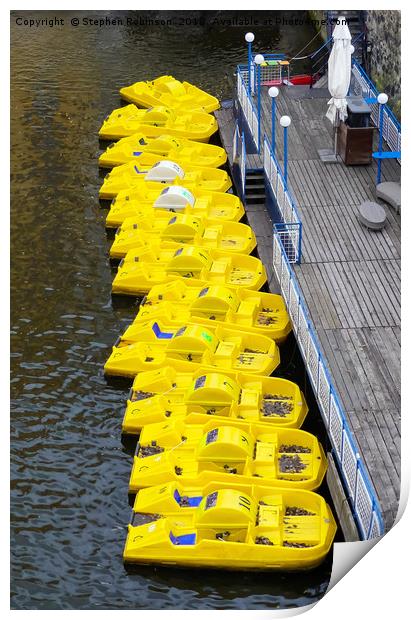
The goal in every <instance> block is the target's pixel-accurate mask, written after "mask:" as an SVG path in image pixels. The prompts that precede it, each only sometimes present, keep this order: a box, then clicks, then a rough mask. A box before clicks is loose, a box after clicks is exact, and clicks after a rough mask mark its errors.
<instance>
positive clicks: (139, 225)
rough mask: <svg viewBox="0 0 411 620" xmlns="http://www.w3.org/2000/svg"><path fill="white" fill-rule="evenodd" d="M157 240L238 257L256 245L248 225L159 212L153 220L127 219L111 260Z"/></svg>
mask: <svg viewBox="0 0 411 620" xmlns="http://www.w3.org/2000/svg"><path fill="white" fill-rule="evenodd" d="M159 241H160V242H161V244H162V245H164V247H177V246H179V245H181V244H182V243H187V244H189V245H196V246H199V247H204V248H210V249H215V250H221V251H223V252H224V251H225V252H230V253H232V252H234V253H240V254H250V253H251V252H252V251H253V250H254V248H255V247H256V245H257V240H256V238H255V234H254V232H253V231H252V229H251V228H250V226H247V224H239V223H238V222H223V221H220V222H219V221H218V220H207V219H204V218H201V217H196V216H193V215H185V214H184V213H175V214H173V213H168V212H167V211H158V212H157V213H156V217H155V218H153V219H147V218H146V217H129V218H126V219H125V220H124V222H123V223H122V225H121V228H119V229H118V230H117V233H116V237H115V239H114V242H113V244H112V246H111V248H110V257H111V258H119V259H120V258H123V257H124V256H125V255H126V254H127V252H128V251H129V250H133V249H135V248H141V247H146V246H150V245H152V244H153V243H158V242H159ZM165 244H173V245H171V246H170V245H165Z"/></svg>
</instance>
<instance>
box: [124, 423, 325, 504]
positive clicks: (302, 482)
mask: <svg viewBox="0 0 411 620" xmlns="http://www.w3.org/2000/svg"><path fill="white" fill-rule="evenodd" d="M326 469H327V459H326V456H325V454H324V450H323V448H322V446H321V444H320V443H319V441H318V439H317V438H316V437H315V436H314V435H312V434H311V433H307V432H306V431H302V430H300V429H295V428H279V427H275V426H273V427H272V428H270V429H267V425H266V424H263V425H261V424H258V423H256V422H251V423H249V424H248V425H246V424H244V422H243V421H242V420H234V419H227V420H224V421H223V422H217V421H216V420H214V419H211V420H208V422H206V423H205V424H202V423H199V424H188V423H185V422H184V421H183V420H177V419H175V420H174V421H168V422H159V423H156V424H147V425H146V426H144V427H143V429H142V431H141V434H140V439H139V441H138V443H137V448H136V454H135V456H134V459H133V467H132V471H131V476H130V483H129V492H130V494H133V493H135V492H136V491H138V489H142V488H145V487H152V486H154V485H156V484H167V483H168V482H177V483H178V482H181V483H182V484H189V485H194V484H196V485H204V484H207V483H208V482H213V483H215V484H217V483H219V482H228V481H229V480H231V479H232V480H233V481H234V482H239V483H245V484H253V483H254V482H255V481H256V478H258V479H259V481H260V482H262V483H264V484H265V485H270V486H273V487H278V488H284V487H286V488H287V487H288V488H294V489H307V490H309V491H312V490H314V489H316V488H318V487H319V486H320V484H321V482H322V480H323V478H324V475H325V472H326Z"/></svg>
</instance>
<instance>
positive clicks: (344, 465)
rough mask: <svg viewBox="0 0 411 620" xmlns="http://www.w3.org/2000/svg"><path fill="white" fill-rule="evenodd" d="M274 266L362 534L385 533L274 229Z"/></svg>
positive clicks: (303, 305) (301, 296)
mask: <svg viewBox="0 0 411 620" xmlns="http://www.w3.org/2000/svg"><path fill="white" fill-rule="evenodd" d="M273 267H274V271H275V273H276V276H277V279H278V282H279V284H280V287H281V293H282V295H283V298H284V301H285V303H286V305H287V309H288V313H289V315H290V318H291V321H292V324H293V328H294V333H295V337H296V339H297V342H298V346H299V348H300V351H301V354H302V356H303V359H304V361H305V364H306V368H307V371H308V376H309V378H310V382H311V385H312V388H313V391H314V394H315V396H316V398H317V402H318V404H319V409H320V413H321V415H322V418H323V420H324V423H325V426H326V429H327V431H328V435H329V438H330V441H331V446H332V453H333V455H334V458H335V461H336V463H337V466H338V469H339V472H340V475H341V479H342V481H343V483H344V486H345V489H346V493H347V497H348V499H349V502H350V505H351V509H352V513H353V515H354V518H355V521H356V523H357V526H358V531H359V534H360V537H361V538H362V539H363V540H365V539H370V538H375V537H377V536H382V535H383V533H384V522H383V518H382V514H381V509H380V506H379V501H378V498H377V496H376V493H375V490H374V488H373V485H372V484H371V481H370V479H369V476H368V474H367V472H366V470H365V467H364V464H363V462H362V459H361V457H360V454H359V450H358V446H357V443H356V441H355V440H354V438H353V436H352V433H351V430H350V427H349V424H348V421H347V419H346V417H345V414H344V410H343V407H342V405H341V403H340V400H339V398H338V396H337V393H336V391H335V388H334V386H333V382H332V379H331V376H330V373H329V370H328V367H327V365H326V363H325V361H324V355H323V354H322V351H321V347H320V345H319V343H318V338H317V335H316V332H315V330H314V328H313V326H312V324H311V321H310V319H309V314H308V310H307V307H306V305H305V301H304V297H303V295H302V293H301V290H300V287H299V285H298V283H297V281H296V278H295V276H294V273H293V271H292V267H291V264H290V262H289V260H288V256H287V253H286V250H285V248H284V245H283V242H282V238H281V233H280V231H279V230H278V228H277V227H274V230H273Z"/></svg>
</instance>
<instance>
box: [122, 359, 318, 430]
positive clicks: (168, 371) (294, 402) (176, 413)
mask: <svg viewBox="0 0 411 620" xmlns="http://www.w3.org/2000/svg"><path fill="white" fill-rule="evenodd" d="M307 412H308V407H307V403H306V401H305V398H304V395H303V393H302V392H301V390H300V388H299V387H298V385H297V384H296V383H292V382H291V381H288V380H287V379H281V378H279V377H262V376H258V375H247V374H244V373H235V372H229V371H226V370H224V371H221V372H220V371H216V370H214V371H207V372H204V370H203V369H202V368H200V369H198V370H195V371H194V372H177V370H176V369H175V368H173V367H172V366H166V367H164V368H160V369H159V370H152V371H147V372H140V373H139V374H138V375H137V376H136V378H135V379H134V382H133V386H132V388H131V389H130V393H129V396H128V399H127V406H126V410H125V413H124V419H123V423H122V432H123V434H125V435H138V434H139V433H140V431H141V429H142V428H143V426H146V425H147V424H153V423H155V422H166V421H167V420H170V421H173V420H174V419H175V418H182V419H183V420H184V421H185V422H187V424H190V423H191V422H193V421H195V422H202V423H205V422H208V420H209V419H210V417H211V418H212V419H213V420H217V421H218V422H222V421H224V420H227V419H229V420H230V419H235V420H238V421H240V420H242V421H244V424H248V423H249V422H259V423H261V424H265V425H266V426H267V429H269V428H270V427H272V426H273V425H275V426H278V427H281V428H300V426H301V425H302V423H303V422H304V420H305V417H306V415H307Z"/></svg>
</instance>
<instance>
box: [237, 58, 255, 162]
mask: <svg viewBox="0 0 411 620" xmlns="http://www.w3.org/2000/svg"><path fill="white" fill-rule="evenodd" d="M247 85H248V67H247V65H239V66H238V67H237V99H238V102H239V104H240V106H241V110H242V114H243V116H244V118H245V120H246V123H247V126H248V129H249V132H250V134H251V136H252V139H253V142H254V145H255V148H256V150H257V152H258V151H259V145H260V123H259V119H258V112H257V109H256V107H255V105H254V102H253V100H252V97H251V95H250V93H249V92H248V88H247Z"/></svg>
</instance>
